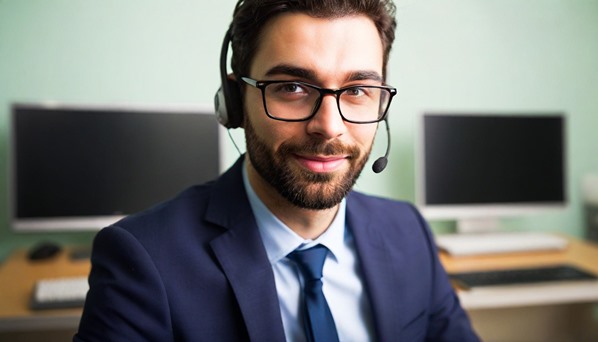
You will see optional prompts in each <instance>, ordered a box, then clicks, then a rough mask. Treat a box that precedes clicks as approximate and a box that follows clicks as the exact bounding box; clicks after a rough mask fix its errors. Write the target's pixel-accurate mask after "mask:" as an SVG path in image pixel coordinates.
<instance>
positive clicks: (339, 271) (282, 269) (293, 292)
mask: <svg viewBox="0 0 598 342" xmlns="http://www.w3.org/2000/svg"><path fill="white" fill-rule="evenodd" d="M243 182H244V185H245V191H246V192H247V196H248V197H249V202H250V204H251V208H252V210H253V213H254V215H255V218H256V220H257V225H258V227H259V231H260V234H261V237H262V241H263V243H264V247H265V249H266V253H267V255H268V259H269V260H270V264H271V265H272V269H273V271H274V279H275V281H276V291H277V293H278V301H279V303H280V312H281V316H282V323H283V326H284V332H285V335H286V338H287V341H292V342H302V341H305V333H304V331H303V320H302V318H301V312H300V308H301V302H300V299H301V283H302V282H303V279H302V276H301V272H300V271H299V270H298V269H297V268H296V266H295V264H294V263H293V262H292V261H291V260H289V259H288V258H287V257H286V256H287V255H288V254H289V253H291V252H292V251H294V250H295V249H297V248H300V249H304V248H309V247H311V246H313V245H316V244H322V245H324V246H326V247H327V248H328V249H329V250H330V253H328V256H327V257H326V261H325V263H324V269H323V275H324V276H323V279H322V283H323V285H322V291H323V292H324V296H325V297H326V300H327V302H328V305H329V306H330V311H331V312H332V316H333V317H334V322H335V324H336V328H337V331H338V335H339V339H340V340H341V341H356V342H362V341H373V340H374V336H373V322H372V316H371V309H370V304H369V300H368V298H367V294H366V292H365V288H364V285H363V281H362V275H361V272H360V267H359V259H358V258H357V253H356V251H355V245H354V243H353V236H352V234H351V233H350V230H349V229H347V227H346V224H345V213H346V202H345V200H343V201H342V202H341V203H340V206H339V210H338V213H337V215H336V217H335V218H334V221H333V222H332V224H331V225H330V227H328V229H327V230H326V231H325V232H324V233H323V234H322V235H321V236H319V237H318V238H317V239H316V240H309V239H308V240H305V239H303V238H302V237H300V236H299V235H297V234H296V233H295V232H293V231H292V230H291V229H290V228H289V227H288V226H286V225H285V224H284V223H283V222H282V221H280V220H279V219H278V218H277V217H275V216H274V215H273V214H272V213H271V212H270V210H268V208H267V207H266V206H265V205H264V203H263V202H262V201H261V200H260V199H259V198H258V196H257V195H256V193H255V192H254V191H253V188H252V187H251V184H250V183H249V179H248V177H247V171H246V169H245V167H243Z"/></svg>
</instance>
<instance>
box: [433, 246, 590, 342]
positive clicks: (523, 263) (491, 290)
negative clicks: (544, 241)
mask: <svg viewBox="0 0 598 342" xmlns="http://www.w3.org/2000/svg"><path fill="white" fill-rule="evenodd" d="M568 239H569V245H568V247H567V248H566V249H565V250H563V251H556V252H532V253H511V254H504V255H484V256H467V257H451V256H449V255H447V254H446V253H440V260H441V262H442V264H443V265H444V267H445V269H446V270H447V272H449V273H450V272H467V271H481V270H497V269H508V268H516V267H527V266H529V267H533V266H545V265H554V264H562V263H569V264H572V265H575V266H577V267H579V268H581V269H585V270H587V271H590V272H592V273H594V274H598V245H595V244H592V243H588V242H584V241H580V240H577V239H573V238H568ZM457 294H458V296H459V299H460V300H461V304H462V305H463V307H464V308H465V309H466V310H467V311H468V313H469V316H470V318H471V321H472V324H473V326H474V328H475V330H476V331H477V332H478V334H479V335H480V336H481V337H482V339H483V340H484V341H530V342H531V341H543V342H544V341H559V342H562V341H598V317H597V316H596V313H595V312H598V311H597V303H598V282H597V281H590V282H571V283H567V284H558V285H554V284H540V285H516V286H496V287H488V288H475V289H472V290H468V291H465V290H458V291H457Z"/></svg>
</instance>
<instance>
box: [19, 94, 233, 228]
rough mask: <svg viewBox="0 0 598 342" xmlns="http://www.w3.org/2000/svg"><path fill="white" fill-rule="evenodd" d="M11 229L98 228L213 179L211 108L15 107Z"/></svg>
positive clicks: (216, 150)
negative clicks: (191, 186) (189, 187)
mask: <svg viewBox="0 0 598 342" xmlns="http://www.w3.org/2000/svg"><path fill="white" fill-rule="evenodd" d="M11 127H12V129H11V131H10V134H11V148H10V158H9V160H10V170H9V175H10V176H9V177H10V181H9V188H10V191H9V192H10V194H11V196H10V200H9V202H10V207H11V208H10V213H11V226H12V228H13V229H14V230H15V231H64V230H97V229H100V228H102V227H105V226H107V225H109V224H111V223H113V222H115V221H116V220H118V219H119V218H121V217H123V216H125V215H128V214H131V213H134V212H138V211H140V210H143V209H145V208H148V207H150V206H152V205H155V204H157V203H159V202H161V201H164V200H166V199H168V198H171V197H173V196H175V195H176V194H177V193H178V192H180V191H182V190H184V189H185V188H186V187H188V186H190V185H193V184H198V183H203V182H206V181H209V180H211V179H213V178H215V177H217V176H218V175H219V173H220V171H221V170H222V166H221V160H222V158H221V146H222V144H221V143H220V139H221V135H222V134H221V129H220V128H219V125H218V122H217V120H216V117H215V115H214V112H213V109H211V108H210V109H208V107H206V108H174V107H173V108H149V107H142V106H123V107H110V106H81V105H78V106H72V105H70V106H69V105H41V104H16V105H14V106H13V107H12V113H11Z"/></svg>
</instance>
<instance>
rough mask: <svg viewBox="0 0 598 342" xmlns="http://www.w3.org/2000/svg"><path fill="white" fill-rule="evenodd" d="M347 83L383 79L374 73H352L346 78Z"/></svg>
mask: <svg viewBox="0 0 598 342" xmlns="http://www.w3.org/2000/svg"><path fill="white" fill-rule="evenodd" d="M347 80H348V81H380V82H382V81H383V80H384V79H383V78H382V75H380V74H379V73H378V72H376V71H355V72H352V73H351V74H350V75H349V77H348V78H347Z"/></svg>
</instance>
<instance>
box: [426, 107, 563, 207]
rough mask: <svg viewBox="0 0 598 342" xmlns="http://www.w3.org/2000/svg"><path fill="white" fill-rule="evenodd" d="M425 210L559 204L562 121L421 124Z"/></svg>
mask: <svg viewBox="0 0 598 342" xmlns="http://www.w3.org/2000/svg"><path fill="white" fill-rule="evenodd" d="M423 120H424V122H423V130H424V132H423V136H424V142H423V145H424V146H423V148H424V150H423V158H424V160H423V161H424V170H423V172H424V175H423V177H424V184H425V204H426V205H468V204H497V203H499V204H500V203H503V204H517V203H522V204H524V203H562V202H564V201H565V165H566V164H565V139H564V134H565V130H564V117H563V116H562V115H444V114H443V115H434V114H427V115H425V116H424V118H423Z"/></svg>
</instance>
